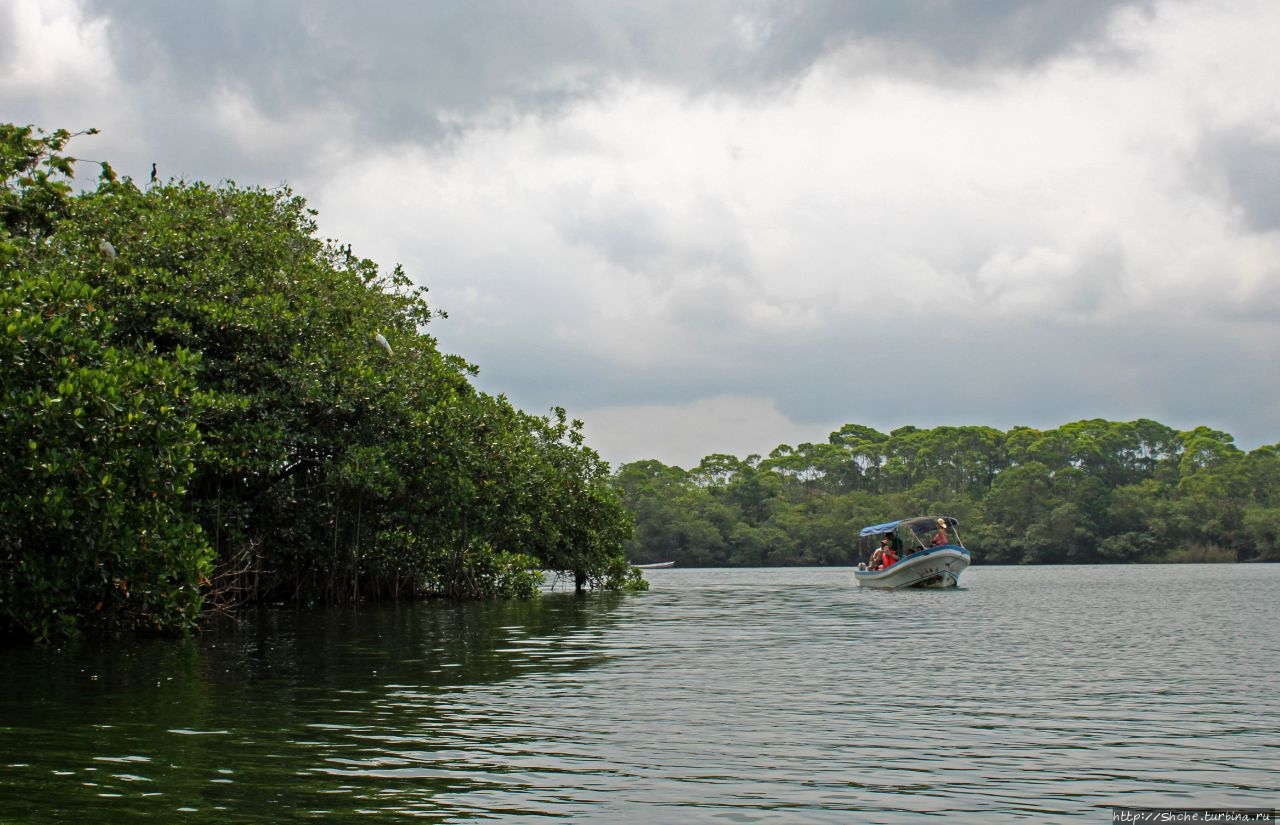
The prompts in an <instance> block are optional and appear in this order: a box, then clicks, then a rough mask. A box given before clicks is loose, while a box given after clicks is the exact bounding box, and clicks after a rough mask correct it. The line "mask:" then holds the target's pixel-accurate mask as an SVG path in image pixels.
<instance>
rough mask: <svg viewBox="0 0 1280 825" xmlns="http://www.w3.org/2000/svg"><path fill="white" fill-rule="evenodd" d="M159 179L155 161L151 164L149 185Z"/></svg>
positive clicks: (153, 184) (154, 183)
mask: <svg viewBox="0 0 1280 825" xmlns="http://www.w3.org/2000/svg"><path fill="white" fill-rule="evenodd" d="M159 180H160V176H159V175H157V174H156V165H155V163H152V164H151V185H152V186H155V185H156V182H157V181H159Z"/></svg>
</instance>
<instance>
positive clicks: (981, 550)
mask: <svg viewBox="0 0 1280 825" xmlns="http://www.w3.org/2000/svg"><path fill="white" fill-rule="evenodd" d="M613 483H614V485H615V487H616V488H617V490H618V492H619V493H620V495H621V496H622V497H623V500H624V502H625V503H626V505H627V507H628V508H629V509H630V510H631V511H632V512H633V513H634V514H635V517H636V532H635V535H634V538H633V539H632V540H631V541H630V542H629V543H628V544H627V553H628V555H629V556H631V557H632V558H634V559H636V560H637V561H641V562H651V561H667V560H671V561H676V562H678V563H680V564H682V565H728V566H754V565H770V564H850V563H856V562H857V561H858V558H857V556H856V552H857V551H856V541H855V538H854V537H855V536H856V532H857V530H858V529H859V528H860V527H862V526H863V525H866V524H873V523H876V522H880V521H887V520H889V519H892V518H896V517H903V516H909V515H919V514H925V513H946V514H949V515H953V516H956V517H958V518H959V519H960V520H961V524H962V529H963V531H964V536H963V537H964V540H965V543H966V545H967V546H969V547H970V548H971V549H972V550H973V551H974V552H975V555H976V557H977V558H978V559H980V560H981V561H983V562H986V563H993V564H1018V563H1055V564H1074V563H1124V562H1138V561H1144V562H1151V561H1175V560H1189V561H1195V560H1228V559H1229V560H1236V559H1239V560H1277V559H1280V516H1278V515H1277V514H1278V513H1280V450H1278V449H1277V448H1276V447H1263V448H1260V449H1258V450H1255V451H1254V452H1252V453H1248V454H1245V453H1244V452H1242V451H1241V450H1239V449H1238V448H1236V447H1235V446H1234V444H1233V443H1232V439H1231V437H1230V436H1229V435H1227V434H1226V433H1222V432H1218V431H1216V430H1211V429H1209V428H1207V427H1198V428H1196V429H1194V430H1190V431H1187V432H1177V431H1175V430H1173V429H1171V428H1169V427H1166V426H1164V425H1162V424H1159V423H1157V422H1154V421H1150V420H1147V419H1140V420H1138V421H1132V422H1110V421H1103V420H1100V419H1092V420H1087V421H1078V422H1074V423H1070V424H1066V425H1063V426H1062V427H1059V428H1057V429H1054V430H1047V431H1043V432H1042V431H1040V430H1034V429H1030V428H1027V427H1016V428H1014V429H1012V430H1010V431H1009V432H1007V433H1002V432H1000V431H998V430H994V429H992V428H989V427H937V428H934V429H931V430H924V429H920V428H917V427H903V428H900V429H897V430H894V431H893V432H892V433H890V434H888V435H884V434H882V433H879V432H877V431H875V430H873V429H871V428H869V427H864V426H861V425H857V424H847V425H845V426H843V427H841V428H840V429H839V430H838V431H836V432H834V433H832V434H831V436H830V438H829V439H828V443H826V444H801V445H799V446H797V447H792V446H789V445H782V446H779V447H778V448H777V449H775V450H774V451H773V452H772V453H770V455H769V457H768V458H766V459H764V460H763V461H761V460H759V459H758V458H755V457H752V458H749V459H747V460H739V459H737V458H735V457H734V456H729V455H720V454H717V455H711V456H708V457H707V458H705V459H703V461H702V462H701V463H700V464H699V465H698V466H697V467H696V468H694V469H693V470H691V471H689V472H685V471H684V470H681V469H680V468H679V467H667V466H665V465H662V464H661V463H659V462H654V461H641V462H635V463H633V464H627V465H623V466H622V467H620V468H619V470H618V473H617V475H616V476H615V477H614V479H613Z"/></svg>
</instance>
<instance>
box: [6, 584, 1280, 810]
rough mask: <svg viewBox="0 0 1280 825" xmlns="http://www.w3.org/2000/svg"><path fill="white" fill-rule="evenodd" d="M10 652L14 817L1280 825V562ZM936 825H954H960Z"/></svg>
mask: <svg viewBox="0 0 1280 825" xmlns="http://www.w3.org/2000/svg"><path fill="white" fill-rule="evenodd" d="M647 575H648V578H649V580H650V581H651V583H652V590H650V592H648V593H645V594H641V595H636V596H626V597H623V596H613V595H602V594H594V595H589V596H587V597H584V598H575V597H574V596H572V595H569V594H563V593H551V594H548V595H545V596H544V597H543V598H542V599H541V600H540V601H538V602H535V603H522V604H500V605H464V606H456V605H442V604H416V605H405V606H400V607H399V608H371V607H366V608H360V609H359V610H358V611H355V610H350V609H345V610H323V611H307V612H299V611H291V610H289V611H286V610H279V611H268V612H264V613H262V614H261V615H259V616H257V617H256V618H254V619H253V620H246V621H243V622H241V623H240V624H239V625H238V626H236V627H234V628H228V629H224V630H219V631H217V632H209V633H205V634H202V635H201V636H199V637H198V638H195V639H192V640H187V641H183V640H171V639H150V640H141V641H139V640H120V641H110V642H103V641H102V640H97V641H94V642H92V643H90V644H81V645H79V646H77V647H68V648H62V649H27V648H18V649H5V650H0V688H2V692H0V702H2V704H0V821H4V822H79V823H83V824H84V825H87V823H90V822H126V821H136V820H148V819H149V820H155V821H163V822H169V821H177V822H210V823H220V824H221V823H229V822H236V823H240V822H288V821H320V822H350V821H357V820H358V821H361V822H380V821H399V820H407V819H409V818H417V819H420V820H426V821H437V822H463V821H477V820H486V819H491V818H492V819H502V820H506V821H530V822H533V821H550V820H551V819H575V820H578V821H583V822H588V821H589V822H624V821H625V822H671V823H684V822H726V823H749V822H841V823H845V822H924V821H930V822H936V821H946V822H951V821H955V822H1000V821H1015V820H1027V821H1034V822H1043V821H1057V820H1063V821H1066V820H1074V821H1082V822H1110V811H1109V810H1108V809H1109V807H1110V806H1117V805H1123V806H1174V807H1221V806H1254V807H1260V806H1268V807H1269V806H1274V805H1276V804H1277V803H1278V802H1280V686H1278V685H1277V672H1278V671H1280V606H1278V605H1280V601H1278V600H1277V598H1276V594H1277V591H1280V565H1269V566H1262V565H1250V566H1245V565H1221V566H1137V567H1037V568H1017V567H975V568H972V569H970V570H969V571H968V572H966V573H965V575H964V577H963V579H962V585H963V587H962V588H960V589H958V590H956V591H950V592H947V591H942V592H929V591H909V592H882V591H868V590H860V589H858V588H857V587H856V586H855V585H854V583H853V576H852V573H851V571H850V570H848V569H830V568H826V569H818V568H804V569H755V570H732V571H730V570H680V569H671V570H658V571H651V572H650V573H648V574H647ZM940 815H941V816H940Z"/></svg>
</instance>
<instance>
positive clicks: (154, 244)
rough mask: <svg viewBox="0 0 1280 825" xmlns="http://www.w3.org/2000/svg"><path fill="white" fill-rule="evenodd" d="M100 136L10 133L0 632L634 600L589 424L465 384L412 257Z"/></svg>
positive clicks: (622, 527) (4, 245) (3, 159)
mask: <svg viewBox="0 0 1280 825" xmlns="http://www.w3.org/2000/svg"><path fill="white" fill-rule="evenodd" d="M92 134H95V131H94V130H89V131H88V132H84V133H78V134H71V133H69V132H67V131H65V130H58V131H55V132H52V133H47V132H44V131H43V130H40V129H38V128H36V127H32V126H16V125H12V124H0V179H2V180H3V186H2V187H0V279H3V283H2V284H0V324H2V325H3V329H4V333H5V334H4V336H3V339H0V399H2V400H0V439H2V440H0V443H3V444H4V448H5V449H4V451H3V455H2V456H0V471H2V472H0V636H7V637H19V638H32V639H36V640H42V641H44V640H56V639H60V638H65V637H67V636H70V635H75V634H76V633H79V632H80V631H82V630H87V629H94V630H96V629H101V630H149V631H165V632H182V631H186V630H189V629H191V628H193V627H194V626H195V625H196V623H197V621H198V620H200V619H201V617H208V616H216V615H218V614H222V613H229V612H231V611H234V610H235V609H237V608H238V607H240V606H245V605H252V604H261V603H269V602H286V603H299V604H301V603H313V602H357V601H362V600H367V599H395V598H408V597H419V596H439V597H444V598H451V599H474V598H506V597H531V596H533V595H535V594H536V593H537V591H538V585H539V582H540V581H541V578H542V574H541V573H540V572H539V571H542V570H550V571H557V572H564V573H567V574H568V575H569V576H570V577H571V578H570V580H573V581H576V583H577V584H578V586H579V587H595V588H604V589H636V588H641V589H642V588H643V587H645V586H646V583H645V582H644V579H643V578H642V577H641V576H640V574H639V573H638V572H637V571H634V570H632V569H631V568H630V566H629V565H628V564H627V562H626V560H625V558H624V556H623V555H622V544H623V541H624V540H625V539H626V538H627V537H628V536H629V535H630V531H631V519H630V517H629V516H628V514H627V513H626V512H625V510H624V509H623V508H622V506H621V503H620V501H619V499H618V496H617V494H616V493H615V492H614V490H613V489H612V488H611V487H610V486H609V484H608V467H607V465H606V464H605V463H604V462H603V461H601V460H600V458H599V456H598V454H597V453H596V452H595V451H593V450H591V449H590V448H589V447H587V445H586V444H585V443H584V441H583V438H582V434H581V427H582V425H581V422H578V421H570V420H568V419H567V417H566V414H565V411H564V410H563V409H559V408H556V409H553V410H551V411H550V414H548V415H544V416H535V415H530V414H528V413H525V412H523V411H521V410H518V409H516V408H515V407H513V406H512V405H511V404H510V403H509V402H508V401H507V399H506V398H505V397H503V396H491V395H488V394H486V393H483V392H480V391H479V390H477V389H476V388H475V387H474V385H473V384H472V382H471V379H472V377H473V376H474V375H475V374H476V372H477V368H476V367H475V366H474V365H472V364H470V363H468V362H467V361H466V360H464V359H463V358H461V357H459V356H456V355H450V354H446V353H443V352H441V351H440V350H439V349H438V347H437V344H436V340H435V339H434V338H432V337H431V336H430V335H428V334H427V333H426V332H425V330H426V329H427V328H428V327H429V325H430V322H431V321H432V319H433V318H436V317H441V316H442V313H440V312H439V310H436V309H434V308H433V307H431V306H430V305H429V304H428V302H427V297H426V290H425V289H424V288H419V287H415V286H414V285H413V283H412V281H411V280H410V278H409V277H408V276H407V275H406V274H405V273H404V272H403V271H402V270H401V269H400V268H399V267H396V268H395V269H393V270H392V271H390V272H384V271H380V270H379V268H378V266H377V265H376V264H375V263H374V262H373V261H371V260H368V259H363V258H360V257H359V256H358V255H357V254H355V252H354V251H353V249H352V247H351V245H350V244H346V245H342V244H339V243H337V242H336V241H333V240H322V239H320V238H317V237H316V230H317V227H316V224H315V221H314V218H315V213H314V212H313V211H312V210H310V209H309V208H308V207H307V205H306V203H305V201H304V200H303V199H302V198H300V197H297V196H295V195H294V194H293V193H292V192H290V191H289V190H288V189H287V188H283V187H282V188H279V189H272V190H266V189H261V188H242V187H239V186H237V185H235V184H234V183H229V182H228V183H223V184H219V185H218V186H216V187H215V186H210V185H208V184H204V183H200V182H193V183H189V182H185V181H173V180H170V181H160V180H158V179H157V178H156V176H155V174H154V171H153V173H152V179H151V181H150V183H149V184H147V185H146V186H139V185H138V184H136V183H135V182H134V181H133V180H131V179H130V178H128V177H123V178H122V177H119V176H117V174H116V173H115V171H114V170H113V169H112V168H111V166H110V165H109V164H108V163H105V162H100V161H92V162H89V161H84V160H76V159H75V158H74V157H73V156H71V155H70V154H68V153H67V147H68V144H69V143H71V142H72V141H73V139H74V140H76V141H77V142H79V141H83V140H85V138H86V136H88V135H92ZM86 165H88V166H89V167H91V168H92V167H96V171H97V172H98V177H97V182H96V185H95V186H94V187H93V188H91V189H88V188H86V189H84V190H83V191H79V192H77V191H75V190H74V189H73V186H72V182H73V178H74V176H75V173H76V172H77V171H82V170H83V169H84V168H85V167H86Z"/></svg>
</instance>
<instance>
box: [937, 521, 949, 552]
mask: <svg viewBox="0 0 1280 825" xmlns="http://www.w3.org/2000/svg"><path fill="white" fill-rule="evenodd" d="M950 543H951V539H950V538H949V537H948V536H947V520H946V519H943V518H940V519H938V532H936V533H934V534H933V546H934V547H941V546H942V545H944V544H950Z"/></svg>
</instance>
